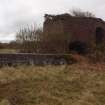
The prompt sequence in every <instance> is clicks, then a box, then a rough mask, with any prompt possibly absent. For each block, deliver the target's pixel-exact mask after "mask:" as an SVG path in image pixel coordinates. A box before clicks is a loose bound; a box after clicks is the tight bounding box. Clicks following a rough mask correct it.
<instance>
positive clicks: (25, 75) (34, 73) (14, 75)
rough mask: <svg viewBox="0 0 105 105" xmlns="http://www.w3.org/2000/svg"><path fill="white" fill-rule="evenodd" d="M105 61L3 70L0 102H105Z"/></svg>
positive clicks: (39, 104) (73, 104)
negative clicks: (103, 62)
mask: <svg viewBox="0 0 105 105" xmlns="http://www.w3.org/2000/svg"><path fill="white" fill-rule="evenodd" d="M104 70H105V66H104V64H103V65H102V64H101V65H100V64H97V65H92V64H90V65H89V64H74V65H71V66H66V65H63V66H43V67H41V66H40V67H38V66H18V67H15V68H13V67H11V68H9V67H5V68H2V69H1V70H0V105H105V71H104Z"/></svg>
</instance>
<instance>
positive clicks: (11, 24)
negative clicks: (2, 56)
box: [0, 0, 105, 42]
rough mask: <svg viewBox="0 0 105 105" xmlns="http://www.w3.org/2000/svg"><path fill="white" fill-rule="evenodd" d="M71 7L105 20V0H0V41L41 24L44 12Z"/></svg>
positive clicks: (7, 39) (51, 12)
mask: <svg viewBox="0 0 105 105" xmlns="http://www.w3.org/2000/svg"><path fill="white" fill-rule="evenodd" d="M72 9H81V10H83V11H90V12H92V13H93V14H95V15H96V17H99V18H102V19H103V20H105V12H104V10H105V0H0V42H9V41H11V40H14V39H15V36H16V32H17V31H18V30H19V29H20V28H22V27H26V26H28V25H29V26H30V25H33V24H35V25H36V26H37V27H39V26H42V25H43V21H44V14H46V13H48V14H62V13H66V12H70V10H72Z"/></svg>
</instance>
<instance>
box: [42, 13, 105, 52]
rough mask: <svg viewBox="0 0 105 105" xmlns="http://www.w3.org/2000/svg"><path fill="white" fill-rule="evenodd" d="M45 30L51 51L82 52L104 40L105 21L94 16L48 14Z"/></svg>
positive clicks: (46, 41)
mask: <svg viewBox="0 0 105 105" xmlns="http://www.w3.org/2000/svg"><path fill="white" fill-rule="evenodd" d="M43 31H44V38H45V43H46V44H47V45H48V46H47V47H48V49H49V52H50V51H52V52H56V53H69V52H70V51H71V50H76V51H80V52H81V51H86V50H87V49H88V48H91V47H92V46H93V45H97V44H100V43H102V42H103V41H104V38H105V22H104V21H103V20H102V19H99V18H92V17H73V16H71V15H69V14H61V15H47V14H46V15H45V22H44V26H43Z"/></svg>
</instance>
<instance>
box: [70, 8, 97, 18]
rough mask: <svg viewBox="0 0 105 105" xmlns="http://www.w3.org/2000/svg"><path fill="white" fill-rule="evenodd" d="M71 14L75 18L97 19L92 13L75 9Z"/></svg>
mask: <svg viewBox="0 0 105 105" xmlns="http://www.w3.org/2000/svg"><path fill="white" fill-rule="evenodd" d="M70 14H71V15H72V16H74V17H95V15H94V14H93V13H92V12H89V11H82V10H81V9H73V10H71V11H70Z"/></svg>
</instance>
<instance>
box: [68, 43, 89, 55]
mask: <svg viewBox="0 0 105 105" xmlns="http://www.w3.org/2000/svg"><path fill="white" fill-rule="evenodd" d="M69 50H70V51H74V52H76V53H79V54H86V52H87V45H86V44H85V43H83V42H79V41H76V42H73V43H70V45H69Z"/></svg>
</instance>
